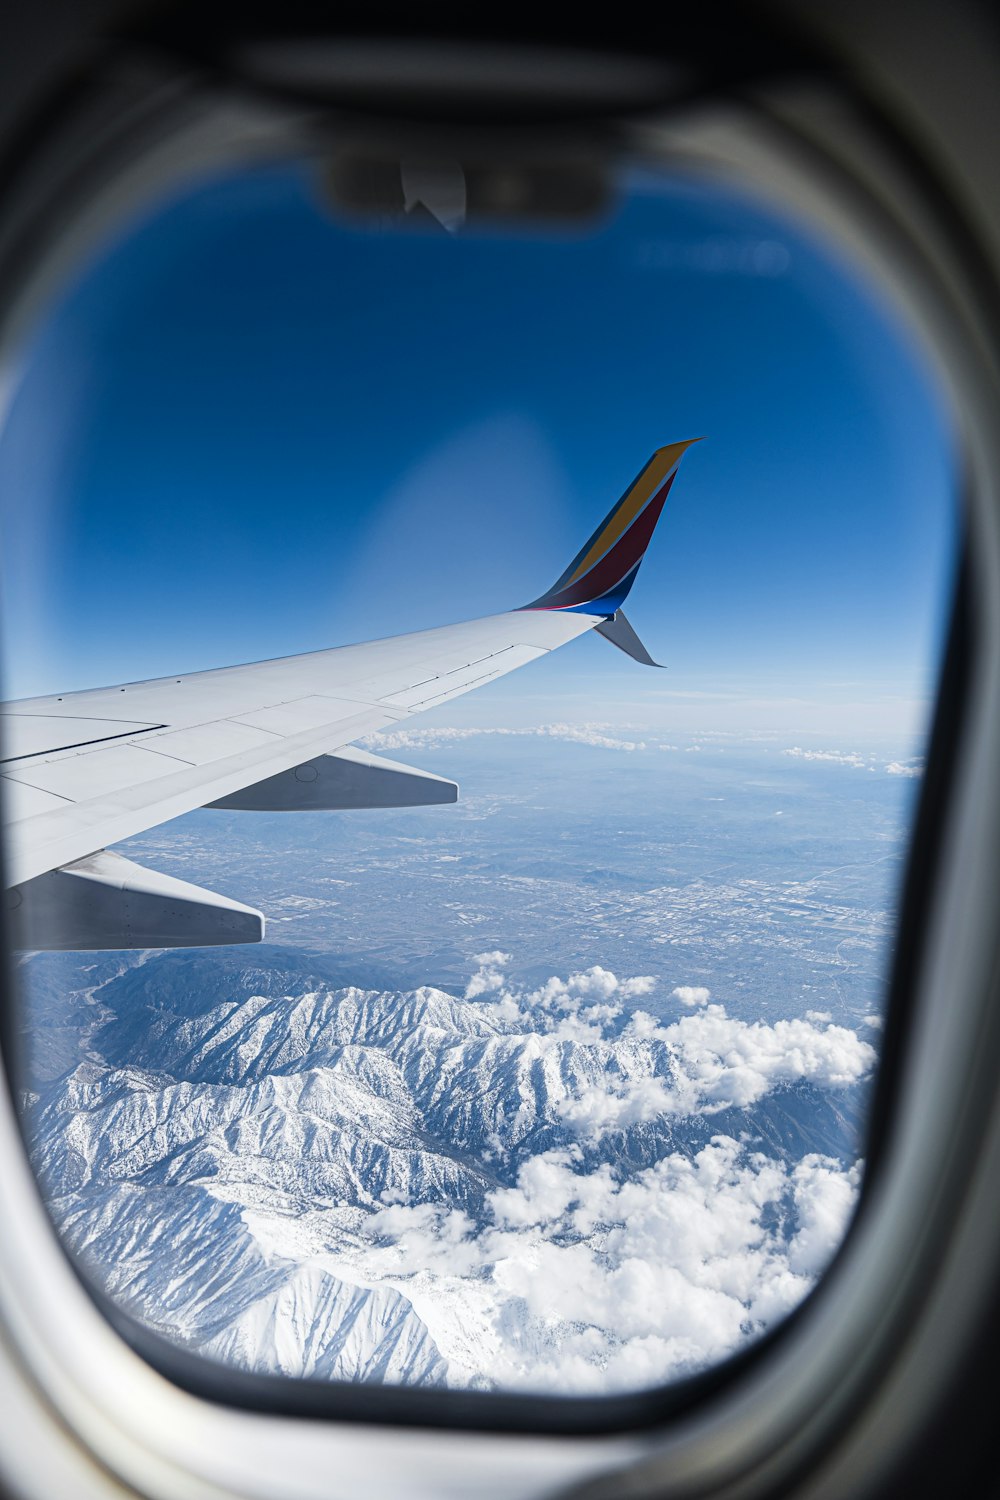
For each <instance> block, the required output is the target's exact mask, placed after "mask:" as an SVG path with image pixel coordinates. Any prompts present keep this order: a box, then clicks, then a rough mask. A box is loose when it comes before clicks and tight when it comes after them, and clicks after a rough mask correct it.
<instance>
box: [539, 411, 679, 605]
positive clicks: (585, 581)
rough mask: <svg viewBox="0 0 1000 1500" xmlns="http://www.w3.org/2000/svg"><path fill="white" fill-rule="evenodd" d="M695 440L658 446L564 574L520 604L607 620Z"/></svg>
mask: <svg viewBox="0 0 1000 1500" xmlns="http://www.w3.org/2000/svg"><path fill="white" fill-rule="evenodd" d="M699 442H701V439H700V438H689V439H688V440H687V442H684V443H669V444H668V445H667V446H666V447H665V448H657V450H656V452H655V453H654V454H653V456H652V458H651V459H650V460H649V462H648V463H647V464H646V465H645V466H644V467H643V469H642V470H641V471H640V473H639V474H638V475H637V476H636V478H635V479H634V480H633V481H632V483H631V484H630V485H629V487H628V489H627V490H626V491H625V493H624V495H623V496H622V498H621V499H620V500H619V501H618V504H617V505H615V506H614V507H613V508H612V509H611V510H610V511H609V512H608V514H607V515H606V516H605V518H604V520H603V521H602V522H601V524H600V526H598V528H597V530H596V531H595V532H594V534H593V536H592V537H590V539H589V540H588V541H587V542H586V543H585V544H584V546H583V547H582V548H581V550H580V551H579V552H578V553H577V555H576V556H575V557H574V559H573V561H572V562H571V563H570V565H569V567H568V568H567V569H566V571H565V573H563V574H562V576H561V577H560V578H558V579H557V580H556V582H555V583H554V584H553V585H552V587H551V588H550V589H549V591H548V592H547V593H545V594H542V596H541V598H539V599H535V600H534V601H533V602H532V603H531V604H525V605H524V606H523V607H524V608H525V609H567V610H577V611H579V612H580V613H585V614H593V615H605V616H606V617H607V618H608V619H611V618H612V617H613V616H614V614H615V611H616V610H618V609H620V608H621V606H622V604H623V603H624V601H625V599H626V597H627V595H628V591H629V589H630V588H631V587H632V584H633V583H634V582H635V575H636V574H637V573H638V571H639V564H640V563H641V562H642V559H643V557H644V556H645V553H646V548H647V547H648V546H649V543H650V540H651V538H652V535H653V529H654V527H655V526H656V523H657V521H658V520H659V519H660V512H661V510H662V509H663V506H664V502H665V501H666V498H667V496H668V494H669V493H670V487H671V485H672V484H673V482H674V477H675V476H676V473H677V467H678V465H679V463H680V461H681V459H682V458H683V456H684V454H685V453H686V451H687V449H688V448H690V447H691V444H692V443H699Z"/></svg>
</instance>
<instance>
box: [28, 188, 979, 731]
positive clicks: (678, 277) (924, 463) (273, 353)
mask: <svg viewBox="0 0 1000 1500" xmlns="http://www.w3.org/2000/svg"><path fill="white" fill-rule="evenodd" d="M701 434H704V435H705V437H706V439H707V440H706V441H705V442H704V443H701V444H699V445H698V446H697V447H696V448H694V449H693V450H692V451H691V452H690V453H689V454H688V455H687V456H686V458H685V460H684V462H683V464H682V468H681V473H680V476H679V478H678V481H677V483H676V484H675V486H674V489H673V492H672V494H671V498H670V502H669V505H668V509H667V511H666V512H665V513H664V517H663V519H662V521H661V523H660V527H659V531H658V534H657V536H656V538H655V539H654V543H653V546H652V547H651V549H650V552H649V554H648V556H647V559H646V562H645V564H644V567H643V569H642V572H641V573H640V576H639V581H638V583H637V585H636V588H635V590H634V592H633V595H632V598H631V600H630V601H629V607H628V608H629V615H630V617H631V618H632V620H633V623H634V624H635V626H636V627H637V629H639V631H640V633H641V635H642V636H643V638H644V639H645V640H646V641H647V643H648V645H649V646H650V648H651V650H652V651H653V654H654V655H655V656H656V657H657V658H658V659H659V660H662V661H665V662H666V663H668V665H669V667H670V672H669V673H663V674H653V673H649V672H645V673H644V672H643V671H641V670H640V669H639V668H638V667H636V666H634V665H633V664H632V663H630V662H628V661H626V660H625V658H623V657H621V656H620V654H619V653H616V652H614V651H612V650H611V648H610V647H608V646H607V645H606V643H604V642H602V641H598V640H596V639H592V638H588V639H586V640H584V641H582V642H579V643H576V644H574V645H573V646H572V647H570V648H567V649H566V650H565V651H563V652H560V653H558V654H557V655H556V656H554V657H553V658H551V659H550V660H547V661H545V662H544V663H540V664H537V665H535V666H533V667H532V668H531V669H530V672H528V671H525V672H522V673H518V674H515V675H514V676H513V677H512V678H510V679H507V680H506V681H505V682H504V683H501V684H498V685H496V686H495V687H493V688H491V689H489V692H488V694H487V693H483V694H478V695H477V694H474V695H472V696H471V697H469V698H468V699H466V700H462V702H461V703H460V704H456V705H451V706H449V708H448V709H447V711H445V710H441V711H439V712H438V717H440V715H441V713H446V716H447V719H448V722H450V723H476V722H479V723H483V722H487V721H491V722H492V721H499V722H507V721H510V722H528V721H530V720H531V719H537V718H538V717H539V715H540V714H541V715H542V716H543V717H548V718H551V717H553V716H559V715H563V716H566V717H571V718H596V719H630V720H636V719H638V720H640V721H645V720H649V721H656V722H659V723H661V724H664V725H668V724H670V723H672V722H675V721H676V722H679V723H680V722H683V723H688V727H697V726H698V725H699V724H702V723H703V724H704V725H705V726H706V727H711V728H724V727H726V725H727V724H729V725H731V726H732V727H739V725H741V724H742V725H744V726H746V727H751V728H752V727H755V726H756V727H762V726H763V727H773V725H774V724H775V723H776V722H777V721H778V720H780V719H784V721H785V722H786V723H787V727H788V728H789V729H790V730H794V729H796V728H801V729H802V730H804V731H805V730H809V729H813V728H814V729H815V731H816V732H817V733H823V732H827V733H828V732H830V731H832V730H833V729H835V728H839V729H841V730H843V731H844V732H845V733H850V734H853V735H855V736H856V735H858V734H861V733H866V732H871V733H878V734H883V733H884V734H885V735H888V736H891V734H892V733H893V731H894V727H895V728H898V731H899V734H900V736H901V737H902V738H906V737H907V736H908V735H910V734H912V731H913V729H914V727H915V726H918V725H919V723H920V722H921V715H922V704H923V703H924V702H925V700H926V696H927V692H928V688H929V685H930V684H931V682H932V681H933V675H934V669H935V666H936V660H937V655H938V650H939V641H940V634H941V629H942V620H943V616H944V612H945V604H946V598H947V589H948V582H949V579H950V571H951V561H952V550H953V543H954V535H953V534H954V529H955V521H954V513H953V491H954V479H953V472H952V470H953V463H952V457H951V453H950V438H949V432H948V426H947V422H946V418H945V415H944V412H943V407H942V404H941V401H940V399H939V398H938V397H937V395H936V394H935V391H934V389H933V387H932V383H931V381H930V379H929V377H928V374H927V372H926V370H925V369H924V368H923V367H922V365H921V362H920V360H919V358H918V356H917V355H916V353H915V351H914V348H913V346H912V345H911V344H910V342H909V341H908V339H907V337H906V335H905V334H904V332H903V330H902V329H901V328H900V327H899V326H898V324H896V323H895V322H894V320H893V318H892V316H891V315H890V313H889V311H888V310H887V309H886V308H885V307H884V306H883V305H881V304H880V303H879V302H878V300H877V299H876V298H875V296H874V294H873V293H871V292H870V291H868V290H866V289H865V288H864V287H863V286H861V285H860V283H859V282H858V281H857V280H856V279H855V278H854V277H853V275H852V274H851V273H850V272H849V271H848V270H847V268H846V267H845V266H843V265H841V264H839V263H838V262H837V261H836V259H835V258H834V257H832V256H831V255H830V254H829V253H828V252H826V251H824V250H822V249H821V248H820V247H818V246H817V245H816V244H815V243H813V242H812V241H811V240H810V239H809V238H808V236H807V235H805V234H804V233H803V232H802V231H801V230H800V229H798V228H796V227H794V226H793V225H791V224H789V223H787V222H784V221H781V220H778V219H776V218H775V217H774V216H773V214H770V213H768V212H766V211H764V210H763V209H762V208H759V207H755V206H753V205H751V204H750V203H748V202H747V201H745V200H743V199H741V198H739V197H737V196H736V195H734V194H732V193H731V192H728V191H726V190H723V189H721V188H718V187H707V186H705V185H703V184H698V183H695V182H693V181H687V180H684V179H680V178H676V177H672V178H664V179H662V180H655V181H654V180H653V179H651V178H643V179H640V178H638V177H636V178H634V179H632V180H631V182H630V184H629V187H628V191H627V192H625V193H624V194H623V196H622V199H621V201H620V203H619V204H618V206H617V207H616V209H615V210H614V211H613V212H612V213H611V214H610V215H609V217H608V219H607V220H606V221H603V222H602V223H600V224H599V225H595V226H592V227H591V228H589V229H588V230H586V231H585V232H578V233H568V234H554V233H551V232H550V233H547V234H536V235H532V236H526V235H518V234H485V233H482V232H467V233H465V234H460V235H457V236H454V237H451V236H448V235H446V234H445V233H443V232H436V231H423V232H421V231H415V230H410V231H406V232H402V233H400V232H385V233H375V232H366V231H361V230H357V229H350V228H347V227H345V226H344V225H343V224H342V223H338V222H337V221H336V219H335V218H334V217H332V216H331V215H330V213H329V212H328V210H327V207H326V206H325V205H324V204H323V202H322V199H321V195H320V193H319V192H318V190H317V187H316V184H315V181H314V179H313V177H312V176H311V174H310V173H309V172H308V171H307V170H305V169H304V168H298V167H297V168H290V167H271V168H268V169H266V170H260V171H256V172H254V173H247V174H244V175H241V176H239V177H236V178H230V179H227V180H212V181H209V182H203V183H201V184H199V185H197V186H196V187H192V188H191V189H190V190H189V191H187V192H186V193H184V194H183V195H179V196H178V197H176V198H175V199H173V200H172V201H171V202H170V203H169V204H167V205H165V206H161V208H160V209H159V210H157V211H156V212H155V213H147V214H146V216H145V217H144V218H143V219H142V220H141V221H140V222H137V223H133V224H131V225H129V226H128V227H127V228H126V229H124V230H123V231H122V232H121V233H120V234H119V236H118V238H117V240H116V241H115V242H114V243H113V244H109V245H106V246H105V247H104V248H103V250H102V251H101V253H100V254H98V255H95V256H94V257H93V260H92V263H91V264H90V266H89V267H88V268H86V270H85V271H84V272H83V273H81V274H80V275H79V276H78V278H77V281H76V282H75V284H74V285H72V286H70V287H67V288H66V289H65V290H64V294H63V296H62V298H61V300H60V302H59V303H58V305H57V306H55V307H54V308H53V309H52V311H51V313H50V315H49V316H48V318H47V320H46V321H45V323H44V324H43V325H42V326H40V327H38V328H37V330H36V332H35V335H34V337H33V339H32V341H31V343H30V345H29V346H28V347H26V349H25V351H24V357H23V361H22V369H21V374H20V381H19V384H18V386H17V389H16V392H15V395H14V399H13V403H12V405H11V407H10V409H9V413H8V418H7V422H6V427H5V430H4V433H3V437H2V440H0V495H2V497H3V512H4V532H5V535H4V554H5V558H6V566H5V576H4V601H3V602H4V636H5V644H6V671H5V676H6V683H5V687H6V693H7V695H8V696H23V695H28V694H33V693H40V692H46V691H53V690H57V689H70V688H74V687H82V686H89V685H96V684H100V683H102V682H116V681H127V680H130V679H134V678H137V677H142V676H152V675H157V674H160V673H164V674H167V673H171V672H173V671H181V670H185V671H190V670H195V669H198V668H203V667H211V666H219V665H226V664H228V663H230V662H234V661H240V660H252V659H255V658H260V657H267V656H275V655H283V654H286V653H289V652H296V651H303V650H312V649H315V648H317V647H322V646H326V645H334V644H339V643H341V642H344V641H348V640H356V639H364V638H367V637H370V636H373V635H386V634H392V633H395V632H398V631H405V630H411V629H417V628H421V627H425V626H429V625H435V624H441V623H445V622H447V621H450V620H455V619H461V618H466V617H469V616H474V615H477V614H485V613H491V612H493V611H495V610H501V609H504V608H508V607H510V606H512V605H517V604H520V603H523V602H525V601H527V600H528V599H531V598H533V597H535V596H537V594H538V593H539V592H541V590H543V589H544V588H545V587H547V586H548V585H549V584H550V583H551V582H552V581H553V580H554V578H555V577H556V576H557V574H558V573H559V572H561V571H562V569H563V567H564V566H565V565H566V563H567V562H568V561H569V558H570V557H571V556H572V555H573V553H574V552H575V551H576V550H577V549H578V547H579V546H580V544H581V543H582V541H583V540H584V538H585V537H586V536H587V535H588V534H589V533H590V531H592V530H593V528H594V526H595V525H596V524H597V522H598V521H599V520H600V518H601V516H602V515H603V514H604V513H605V512H606V511H607V510H608V509H609V507H610V506H611V504H612V503H613V502H614V500H615V499H617V497H618V496H619V494H620V493H621V492H622V490H623V489H624V488H625V486H626V485H627V483H628V482H629V480H630V479H631V478H632V476H633V475H634V474H635V472H636V471H637V469H638V468H639V467H640V466H641V465H642V463H643V462H644V461H645V459H646V458H647V457H648V455H649V454H650V452H651V451H652V450H653V449H654V448H656V447H658V446H660V445H661V444H663V443H665V442H670V441H673V440H676V439H680V438H686V437H691V436H696V435H701ZM487 697H488V698H489V701H488V702H486V701H485V700H486V699H487Z"/></svg>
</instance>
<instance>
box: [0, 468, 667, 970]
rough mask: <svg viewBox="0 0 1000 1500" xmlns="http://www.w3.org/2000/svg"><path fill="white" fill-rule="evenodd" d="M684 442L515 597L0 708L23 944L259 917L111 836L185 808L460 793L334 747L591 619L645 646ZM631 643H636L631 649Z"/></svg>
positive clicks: (90, 940) (17, 921) (125, 938)
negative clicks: (540, 590) (532, 597)
mask: <svg viewBox="0 0 1000 1500" xmlns="http://www.w3.org/2000/svg"><path fill="white" fill-rule="evenodd" d="M687 446H688V444H686V443H676V444H673V445H671V446H670V447H668V448H662V449H659V450H658V452H657V453H655V454H654V455H653V458H652V459H651V460H650V461H649V463H648V464H647V465H646V466H645V468H644V469H643V470H642V472H641V473H640V475H639V476H638V478H637V479H636V480H635V482H634V483H633V484H632V485H631V486H630V487H629V489H628V490H627V491H626V493H625V495H624V496H623V497H622V499H621V500H620V501H619V502H618V504H617V505H616V506H615V507H614V508H613V509H612V511H611V512H610V514H609V515H608V516H607V517H606V518H605V520H604V521H603V522H602V524H601V526H600V527H598V529H597V531H596V532H595V533H594V535H593V536H592V537H591V538H590V539H589V541H588V542H587V544H586V546H585V547H584V548H583V549H582V551H581V552H580V553H579V554H578V555H577V557H576V558H575V559H574V561H573V563H571V564H570V567H569V568H568V569H567V570H566V572H565V573H564V574H563V575H562V577H561V578H560V579H559V580H558V582H557V583H556V584H555V585H554V586H553V588H552V589H551V590H549V592H548V594H546V595H543V596H542V597H541V598H540V599H538V600H536V601H535V602H534V604H533V605H531V606H528V607H526V608H524V609H518V610H512V611H510V612H508V613H506V614H501V615H491V616H489V617H487V618H485V619H480V620H473V621H469V622H466V623H463V624H459V625H446V626H442V627H440V628H438V629H436V630H423V631H418V632H416V633H414V634H412V635H401V636H392V637H389V638H387V639H385V640H377V641H368V642H365V643H364V644H361V645H353V646H342V647H338V648H335V649H332V650H328V651H316V652H311V653H309V654H307V655H302V656H291V657H285V658H280V659H277V660H274V661H264V662H255V663H251V664H249V665H245V666H236V667H225V668H220V669H217V670H214V671H210V672H198V673H195V674H193V675H189V676H178V677H164V678H157V679H155V680H153V681H149V682H134V683H126V684H125V685H124V686H120V687H113V688H97V689H93V690H88V691H86V692H78V693H66V694H63V695H57V696H53V697H48V698H35V699H26V700H23V701H21V702H17V703H10V704H6V705H4V707H3V710H2V716H0V747H2V768H0V778H2V786H0V792H2V800H3V814H4V822H5V844H4V884H5V886H6V887H7V888H8V909H9V911H10V913H11V914H12V921H13V928H14V937H15V940H16V941H18V942H19V943H20V944H21V945H22V946H26V947H73V948H85V947H102V948H104V947H107V948H114V947H147V946H175V945H181V946H188V945H202V944H205V943H213V942H234V941H235V942H245V941H254V940H259V938H260V937H261V936H262V935H263V919H262V918H261V916H260V913H258V912H256V911H254V910H253V909H252V908H250V907H244V906H241V905H240V904H239V903H238V902H233V901H231V900H228V899H227V898H225V897H221V896H218V895H216V894H215V893H213V892H209V891H203V890H200V889H199V888H198V887H196V886H189V885H187V884H186V883H184V882H181V881H177V880H173V879H168V878H167V877H164V876H161V875H158V874H156V872H153V871H145V870H142V869H141V868H140V867H139V866H136V865H133V864H131V863H130V862H129V861H127V860H124V859H122V858H121V857H120V856H117V855H113V854H108V853H107V852H106V850H107V846H108V845H110V844H115V843H118V842H119V841H121V840H122V839H126V838H129V837H131V836H132V835H133V834H136V833H140V832H142V831H143V830H144V829H147V828H151V827H153V826H155V825H156V824H159V823H163V822H166V821H167V820H168V819H170V818H175V817H177V816H179V815H180V814H181V813H185V812H190V811H191V810H192V809H193V808H196V807H204V806H210V805H221V806H224V807H229V808H232V807H235V808H250V809H253V808H256V809H260V808H270V809H278V810H288V811H295V810H308V809H317V808H335V807H387V806H396V807H398V806H407V805H415V804H426V803H428V802H440V801H454V800H455V796H456V795H457V788H456V787H455V786H454V783H452V782H447V781H444V780H442V779H441V778H439V777H433V776H430V775H428V774H427V773H425V772H420V771H415V770H411V769H410V768H407V767H405V766H399V765H397V764H395V763H394V762H391V761H384V760H380V759H379V758H377V757H375V756H370V755H365V754H364V753H363V752H359V751H356V750H347V749H346V748H345V747H348V746H350V745H351V742H352V741H354V740H356V739H359V738H361V737H363V736H365V735H369V734H372V733H374V732H375V731H376V730H379V729H384V728H386V727H387V726H389V725H392V724H395V723H398V722H399V721H401V720H404V719H407V718H409V717H410V716H411V715H413V714H416V713H420V712H421V711H422V710H424V709H427V708H432V707H436V706H437V705H438V704H441V703H446V702H447V701H448V700H449V699H451V698H456V697H458V696H459V695H460V694H462V693H466V692H469V691H470V690H471V689H472V688H478V687H482V686H484V685H485V684H486V683H488V682H492V681H494V680H495V679H496V678H498V677H502V676H504V675H505V674H506V673H507V672H511V671H513V670H515V668H517V667H522V666H525V665H526V664H527V663H529V662H531V661H533V660H535V659H536V658H537V657H540V656H543V655H545V654H546V652H548V651H552V650H554V649H555V648H556V647H558V646H562V645H564V644H565V643H566V642H567V641H570V640H572V639H573V638H574V637H576V636H578V635H581V634H583V633H584V632H585V631H587V630H590V629H592V628H593V627H594V626H597V627H603V629H602V633H604V634H606V635H607V637H608V639H611V640H612V641H614V643H615V644H618V645H621V646H622V647H623V649H625V650H627V651H629V653H630V654H632V655H636V656H638V658H639V659H640V660H642V659H645V660H649V658H648V655H647V654H646V653H645V652H644V648H642V647H641V646H640V645H639V643H638V641H637V640H636V638H635V636H634V632H631V631H630V630H629V629H628V627H627V623H626V624H625V628H624V629H622V628H621V626H619V627H618V628H617V629H609V628H608V626H609V622H613V621H622V622H623V621H624V616H622V615H621V613H620V606H621V602H622V600H623V599H624V597H625V595H626V594H627V592H628V590H629V588H630V587H631V584H632V582H633V580H634V578H635V574H636V572H637V570H638V566H639V563H640V562H641V560H642V556H643V554H644V552H645V549H646V546H647V545H648V542H649V538H650V536H651V535H652V531H653V527H654V525H655V523H656V520H657V518H658V516H659V513H660V511H661V509H662V507H663V503H664V501H665V499H666V495H667V492H668V491H669V489H670V485H671V484H672V482H673V478H674V474H675V472H676V469H677V465H678V463H679V461H680V458H681V455H682V454H683V452H684V450H685V448H686V447H687ZM635 647H637V648H638V650H636V649H634V648H635Z"/></svg>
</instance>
